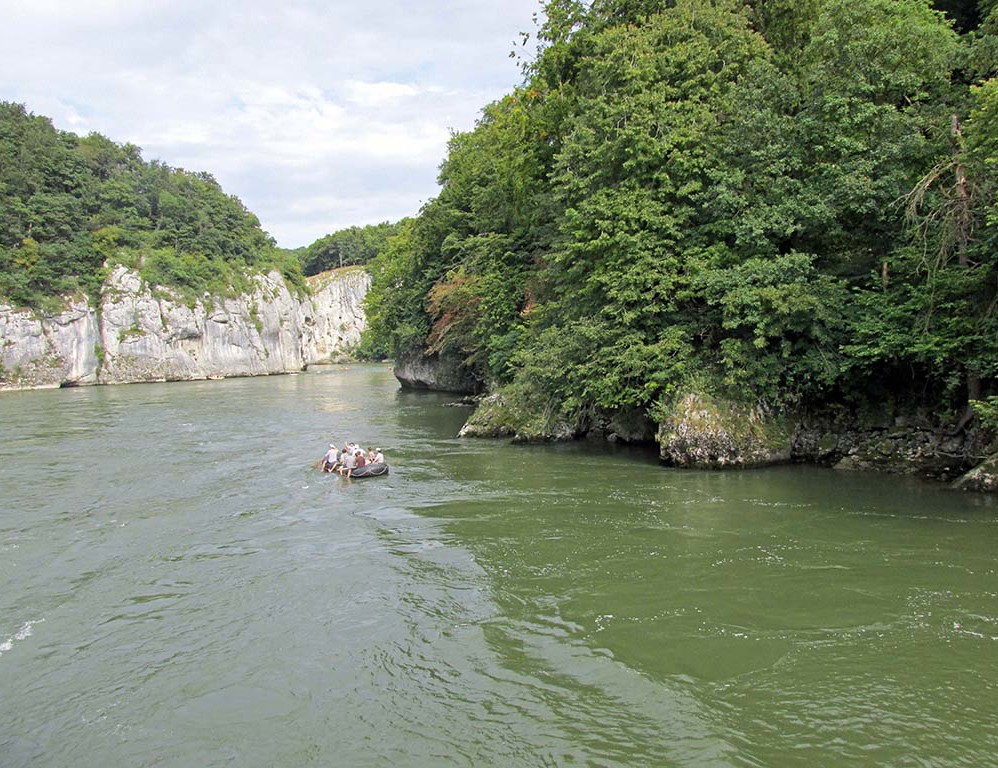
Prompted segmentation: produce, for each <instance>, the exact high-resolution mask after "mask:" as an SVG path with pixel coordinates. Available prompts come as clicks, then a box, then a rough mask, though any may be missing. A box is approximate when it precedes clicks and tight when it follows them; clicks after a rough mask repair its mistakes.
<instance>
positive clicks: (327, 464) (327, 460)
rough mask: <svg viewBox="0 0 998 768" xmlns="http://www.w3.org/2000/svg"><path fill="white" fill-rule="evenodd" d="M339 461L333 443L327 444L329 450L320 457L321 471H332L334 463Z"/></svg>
mask: <svg viewBox="0 0 998 768" xmlns="http://www.w3.org/2000/svg"><path fill="white" fill-rule="evenodd" d="M337 463H339V454H338V453H337V451H336V446H335V445H334V444H333V443H330V444H329V450H328V451H326V454H325V455H324V456H323V457H322V471H323V472H332V471H333V470H334V469H336V465H337Z"/></svg>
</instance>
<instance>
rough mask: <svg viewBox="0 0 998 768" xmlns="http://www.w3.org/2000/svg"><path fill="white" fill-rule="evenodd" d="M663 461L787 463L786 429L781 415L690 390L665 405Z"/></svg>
mask: <svg viewBox="0 0 998 768" xmlns="http://www.w3.org/2000/svg"><path fill="white" fill-rule="evenodd" d="M658 442H659V450H660V455H661V457H662V460H663V461H665V462H666V463H668V464H671V465H674V466H678V467H690V468H700V469H725V468H749V467H761V466H766V465H770V464H782V463H786V462H789V461H790V431H789V430H788V429H787V426H786V423H785V422H784V420H783V419H782V418H780V417H777V416H775V415H773V414H771V413H769V412H768V411H767V410H765V409H764V408H761V407H759V406H746V405H743V404H740V403H735V402H732V401H730V400H724V399H721V398H716V397H713V396H710V395H707V394H704V393H699V392H690V393H687V394H686V395H684V396H682V397H680V398H678V399H677V400H676V401H675V403H674V405H673V406H672V407H671V409H668V410H667V412H666V414H665V418H664V419H663V420H662V423H661V426H660V427H659V431H658Z"/></svg>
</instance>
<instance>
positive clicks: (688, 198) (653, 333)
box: [364, 0, 998, 421]
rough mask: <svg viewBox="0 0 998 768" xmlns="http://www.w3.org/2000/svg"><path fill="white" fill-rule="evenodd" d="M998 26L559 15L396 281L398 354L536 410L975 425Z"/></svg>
mask: <svg viewBox="0 0 998 768" xmlns="http://www.w3.org/2000/svg"><path fill="white" fill-rule="evenodd" d="M996 6H998V4H996V3H995V1H994V0H982V1H981V2H959V1H958V0H949V2H939V3H935V4H934V3H931V2H929V0H751V1H750V2H743V0H673V1H670V2H666V1H665V0H592V2H580V1H579V0H552V1H551V2H548V3H547V4H546V6H545V19H544V21H543V25H542V26H541V27H540V28H539V34H538V47H537V52H536V56H535V57H534V58H533V59H532V60H530V61H529V62H527V63H525V65H524V81H523V83H522V85H521V86H520V87H518V88H516V89H515V90H513V91H512V92H511V93H509V95H507V96H506V97H505V98H503V99H500V100H499V101H497V102H495V103H493V104H490V105H489V106H487V107H486V108H485V109H484V111H483V114H482V117H481V119H480V120H479V122H478V124H477V126H476V127H475V129H474V130H472V131H470V132H467V133H458V134H455V135H454V136H453V138H452V139H451V142H450V146H449V153H448V156H447V158H446V160H445V162H444V163H443V165H442V169H441V172H440V184H441V189H440V193H439V195H438V196H437V197H436V198H435V199H433V200H431V201H430V202H429V203H427V204H426V205H425V206H424V207H423V209H422V210H421V212H420V214H419V215H418V216H417V217H416V218H414V219H413V220H411V221H407V222H405V223H404V224H402V225H401V226H400V228H399V231H398V233H397V234H396V235H395V236H394V237H392V238H391V239H389V241H388V243H387V246H386V248H385V249H384V252H383V253H382V254H381V255H379V256H378V257H377V258H375V259H374V260H373V262H372V264H371V269H372V271H373V274H374V286H373V288H372V291H371V294H370V298H369V304H368V306H369V321H370V329H369V332H368V334H367V336H366V337H365V342H364V348H365V349H366V350H367V351H368V352H369V353H372V354H377V353H382V354H391V355H400V354H405V353H407V352H410V351H413V350H416V351H421V352H427V353H442V354H446V355H449V356H451V357H454V358H457V359H458V360H460V361H461V362H462V363H463V364H464V365H465V366H467V367H468V368H470V369H471V370H472V371H473V372H474V373H475V374H476V375H477V376H478V377H479V378H480V379H481V380H483V381H486V382H489V383H490V385H491V386H492V387H494V388H497V389H501V390H502V391H503V392H504V393H505V395H506V397H507V399H508V400H510V401H511V402H514V403H516V404H517V405H518V407H520V408H521V409H523V410H524V411H531V410H533V411H543V412H547V413H558V414H561V415H563V416H565V417H567V418H569V419H574V420H576V421H579V420H583V419H585V418H586V417H587V414H592V413H593V412H594V411H596V410H600V409H603V410H613V409H618V408H638V409H644V410H646V411H647V412H649V413H653V414H654V413H656V412H657V410H658V409H661V408H662V407H663V406H664V405H666V404H668V403H669V402H670V398H672V397H673V396H675V395H676V394H677V393H678V392H679V390H681V389H683V388H687V387H690V386H696V387H698V388H701V389H708V390H711V391H714V392H717V393H718V394H728V395H731V396H735V397H738V398H739V399H742V400H749V401H752V402H762V403H766V404H769V405H770V406H773V407H778V408H789V407H793V408H797V407H802V406H807V405H809V404H816V403H817V404H820V403H827V402H829V401H833V400H834V401H837V402H850V403H853V404H858V403H862V402H869V401H870V400H871V399H876V400H878V401H884V400H892V399H901V400H905V401H906V402H909V403H912V402H916V401H917V402H918V403H921V404H926V405H928V406H929V407H930V408H931V409H935V410H937V411H941V412H945V413H948V414H952V418H954V419H957V418H958V417H959V415H960V414H961V413H962V412H963V409H964V408H965V407H966V404H967V403H968V401H969V400H974V399H978V398H981V397H984V396H986V395H988V394H989V393H992V392H993V389H994V384H995V381H996V378H998V197H996V194H998V79H995V78H996V75H998V8H996Z"/></svg>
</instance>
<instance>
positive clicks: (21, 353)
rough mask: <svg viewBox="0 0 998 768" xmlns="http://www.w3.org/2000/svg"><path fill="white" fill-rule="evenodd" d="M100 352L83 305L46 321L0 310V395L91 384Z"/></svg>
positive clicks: (93, 320)
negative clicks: (64, 385) (12, 390)
mask: <svg viewBox="0 0 998 768" xmlns="http://www.w3.org/2000/svg"><path fill="white" fill-rule="evenodd" d="M101 352H102V350H101V347H100V335H99V333H98V326H97V315H96V312H95V310H94V309H93V307H91V306H90V305H89V304H87V301H86V299H83V298H76V299H73V300H71V301H69V302H68V305H67V307H66V309H65V310H64V311H62V312H60V313H58V314H54V315H47V316H38V315H35V314H34V313H31V312H26V311H20V310H16V309H14V308H13V307H10V306H7V305H5V304H0V389H12V388H16V389H30V388H34V387H46V386H55V385H58V384H67V385H72V384H95V383H97V367H98V362H99V359H100V355H101Z"/></svg>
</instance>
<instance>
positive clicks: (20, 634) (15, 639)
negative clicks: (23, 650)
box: [0, 619, 45, 656]
mask: <svg viewBox="0 0 998 768" xmlns="http://www.w3.org/2000/svg"><path fill="white" fill-rule="evenodd" d="M43 621H45V619H37V620H35V621H26V622H24V626H22V627H21V628H20V629H19V630H17V632H15V633H14V634H13V635H11V636H10V637H8V638H7V639H6V640H4V641H3V642H2V643H0V656H3V655H4V654H5V653H7V651H9V650H11V649H12V648H13V647H14V643H19V642H20V641H22V640H27V639H28V638H29V637H31V635H32V634H33V631H34V626H35V625H36V624H41V623H42V622H43Z"/></svg>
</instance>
